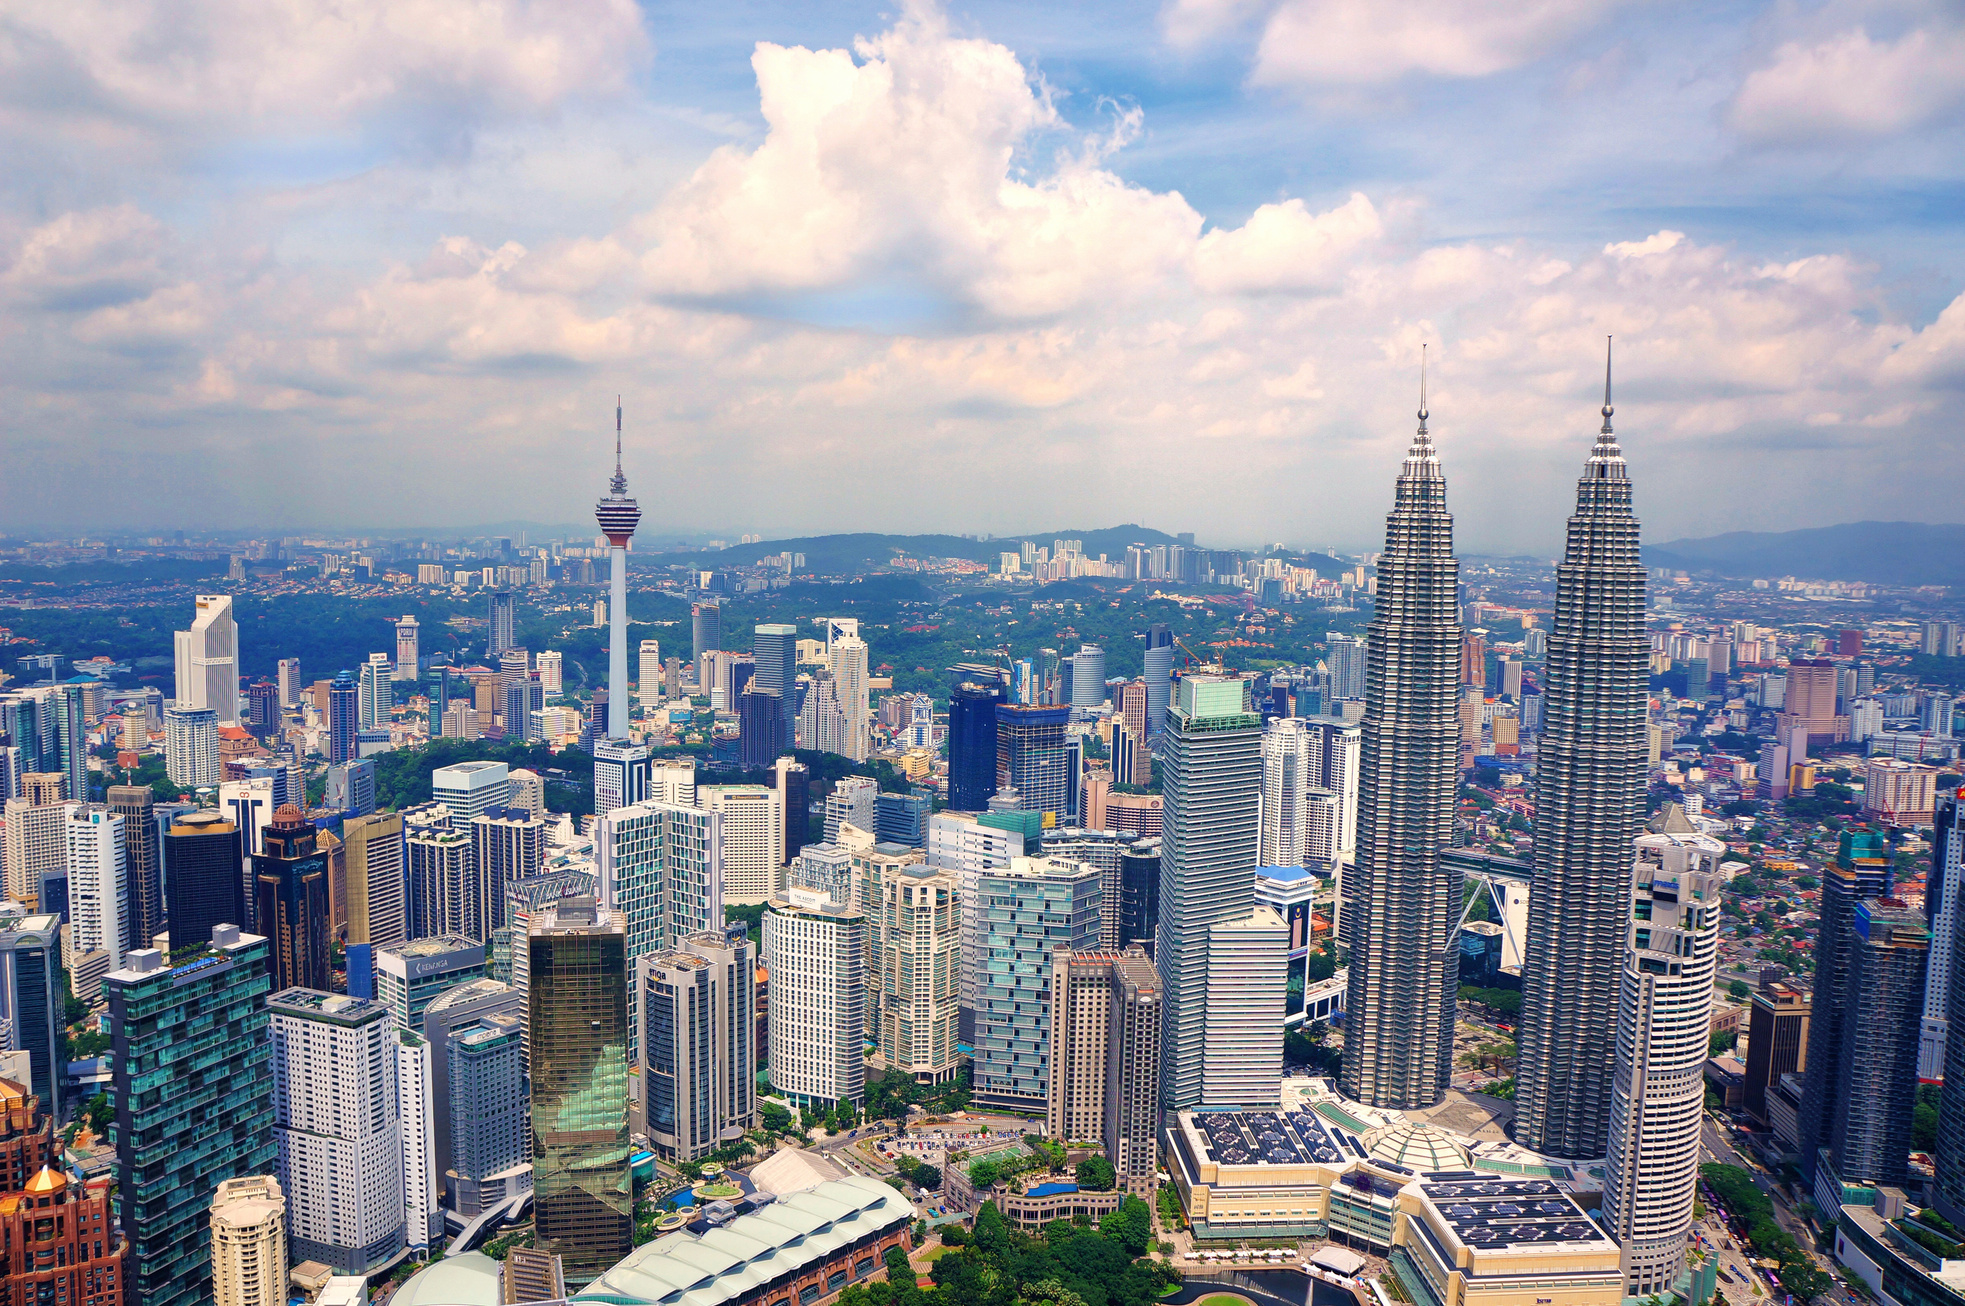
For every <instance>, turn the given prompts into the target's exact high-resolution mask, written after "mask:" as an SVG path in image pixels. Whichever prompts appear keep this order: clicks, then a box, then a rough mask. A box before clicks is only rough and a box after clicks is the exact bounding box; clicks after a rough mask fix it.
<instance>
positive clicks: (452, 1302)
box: [389, 1252, 504, 1306]
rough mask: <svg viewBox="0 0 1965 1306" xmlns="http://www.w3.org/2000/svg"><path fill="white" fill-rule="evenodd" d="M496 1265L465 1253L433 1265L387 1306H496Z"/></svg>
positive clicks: (481, 1255)
mask: <svg viewBox="0 0 1965 1306" xmlns="http://www.w3.org/2000/svg"><path fill="white" fill-rule="evenodd" d="M503 1300H504V1293H503V1290H502V1289H501V1288H500V1286H499V1266H498V1262H497V1261H494V1260H492V1259H491V1258H490V1257H489V1256H486V1255H485V1254H484V1253H483V1252H464V1253H462V1254H460V1255H457V1256H446V1257H444V1258H443V1259H442V1260H440V1261H435V1262H433V1263H432V1264H431V1265H430V1267H429V1268H428V1269H425V1270H422V1271H420V1272H419V1273H417V1275H416V1276H415V1277H414V1278H412V1279H411V1280H410V1281H409V1282H408V1283H405V1284H404V1285H403V1286H402V1287H400V1288H398V1289H397V1290H396V1293H395V1295H394V1296H393V1297H391V1298H389V1303H390V1306H499V1303H500V1302H502V1301H503Z"/></svg>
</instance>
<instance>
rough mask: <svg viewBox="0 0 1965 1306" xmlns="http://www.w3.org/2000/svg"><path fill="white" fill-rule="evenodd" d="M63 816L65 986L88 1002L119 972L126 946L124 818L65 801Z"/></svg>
mask: <svg viewBox="0 0 1965 1306" xmlns="http://www.w3.org/2000/svg"><path fill="white" fill-rule="evenodd" d="M63 806H64V808H65V809H66V810H67V812H68V818H67V820H66V821H65V822H63V825H64V833H65V834H66V836H67V844H68V929H69V952H70V956H69V976H68V982H69V987H70V988H71V989H72V990H73V991H74V993H75V996H76V997H78V998H82V999H84V1000H85V1001H90V1002H93V1001H94V1000H95V998H96V995H97V985H99V984H100V983H101V982H102V977H103V976H104V975H106V974H108V973H109V972H110V971H112V970H120V969H121V968H122V965H123V954H124V953H125V952H127V951H128V950H129V946H130V935H129V925H130V890H129V871H128V868H127V864H126V862H125V860H124V846H123V845H124V838H125V832H126V830H127V828H128V825H129V822H128V820H127V819H126V818H124V817H122V816H118V815H117V814H116V813H115V812H111V811H105V810H104V809H102V808H100V807H96V806H94V805H93V804H83V803H65V804H63Z"/></svg>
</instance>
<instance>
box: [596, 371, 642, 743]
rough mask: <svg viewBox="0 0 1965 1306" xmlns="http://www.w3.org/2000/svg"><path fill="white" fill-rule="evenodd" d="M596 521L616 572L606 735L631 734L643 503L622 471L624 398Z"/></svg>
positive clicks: (610, 617)
mask: <svg viewBox="0 0 1965 1306" xmlns="http://www.w3.org/2000/svg"><path fill="white" fill-rule="evenodd" d="M594 520H596V521H598V522H599V523H600V529H601V533H602V534H604V535H606V536H607V554H608V560H609V561H610V562H611V563H612V566H613V574H612V578H611V580H610V584H609V588H608V593H609V600H608V613H607V619H608V636H607V737H608V738H609V739H626V738H627V737H628V537H629V536H631V535H633V534H634V533H635V527H636V526H637V525H638V524H640V522H641V506H640V505H639V504H637V503H636V502H635V501H634V500H633V499H630V498H629V497H628V478H627V476H626V475H625V474H624V473H623V472H622V471H621V401H620V398H619V396H616V398H615V401H614V479H613V480H612V481H611V482H609V484H608V494H607V497H606V498H604V499H601V500H600V501H599V502H597V503H595V504H594Z"/></svg>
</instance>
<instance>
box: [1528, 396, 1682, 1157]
mask: <svg viewBox="0 0 1965 1306" xmlns="http://www.w3.org/2000/svg"><path fill="white" fill-rule="evenodd" d="M1611 412H1612V409H1611V406H1610V372H1609V365H1608V363H1606V364H1605V369H1604V386H1603V427H1602V429H1601V431H1600V432H1599V433H1598V435H1597V442H1596V447H1595V448H1594V449H1592V450H1591V452H1590V458H1589V461H1588V462H1587V463H1586V464H1585V465H1584V468H1583V477H1582V479H1581V481H1580V482H1578V484H1577V488H1576V514H1575V515H1574V516H1573V517H1571V518H1570V519H1569V536H1568V542H1567V544H1566V546H1565V547H1564V550H1563V560H1562V563H1561V564H1560V565H1559V566H1558V567H1557V569H1556V612H1555V621H1554V623H1553V624H1552V626H1551V628H1550V631H1549V653H1548V663H1547V667H1546V670H1545V672H1544V675H1543V714H1542V741H1541V744H1540V747H1539V749H1538V752H1537V755H1536V795H1535V812H1536V815H1535V863H1536V865H1535V892H1534V894H1533V895H1532V896H1531V898H1530V900H1529V915H1528V938H1527V941H1526V947H1525V951H1524V956H1523V960H1522V1021H1521V1034H1520V1046H1521V1059H1520V1063H1519V1064H1520V1069H1519V1075H1518V1079H1517V1081H1516V1082H1517V1088H1516V1096H1515V1102H1516V1107H1515V1110H1516V1115H1515V1137H1516V1141H1518V1142H1519V1143H1521V1144H1522V1145H1523V1146H1525V1147H1529V1148H1533V1149H1534V1150H1536V1151H1538V1152H1543V1153H1546V1154H1549V1155H1552V1156H1564V1157H1596V1156H1602V1155H1603V1154H1604V1149H1605V1147H1606V1146H1607V1145H1608V1142H1609V1136H1610V1132H1609V1131H1610V1108H1611V1085H1612V1080H1613V1077H1614V1075H1615V1073H1616V1063H1617V1041H1616V1020H1617V1004H1616V1001H1615V996H1616V994H1617V992H1618V971H1619V965H1620V962H1621V959H1622V956H1623V944H1624V923H1625V914H1626V913H1627V912H1628V911H1629V910H1630V903H1631V895H1630V868H1631V840H1632V839H1633V838H1634V837H1635V836H1636V835H1637V833H1638V831H1639V827H1640V826H1642V824H1643V822H1644V788H1645V720H1646V717H1645V709H1646V695H1647V692H1648V689H1647V686H1648V683H1649V682H1648V679H1647V675H1648V666H1647V661H1648V658H1649V651H1650V646H1649V643H1648V641H1647V638H1646V635H1645V629H1644V565H1643V563H1642V562H1641V561H1640V559H1639V555H1638V521H1637V518H1636V517H1635V516H1633V515H1632V513H1631V482H1630V478H1629V475H1628V473H1627V471H1626V469H1625V465H1624V453H1623V450H1622V449H1620V448H1618V446H1617V441H1616V438H1615V437H1614V436H1612V434H1611V430H1610V415H1611Z"/></svg>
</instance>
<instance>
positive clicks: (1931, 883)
mask: <svg viewBox="0 0 1965 1306" xmlns="http://www.w3.org/2000/svg"><path fill="white" fill-rule="evenodd" d="M110 792H111V793H114V792H115V791H114V790H111V791H110ZM1936 803H1937V806H1936V809H1935V811H1934V812H1933V814H1932V823H1931V875H1930V878H1929V880H1928V881H1927V882H1926V884H1925V888H1924V916H1925V919H1926V920H1927V921H1929V922H1930V925H1931V969H1930V974H1929V975H1927V976H1926V977H1925V983H1924V1021H1923V1030H1922V1033H1921V1034H1920V1035H1919V1044H1918V1049H1917V1077H1918V1078H1919V1079H1921V1080H1925V1081H1927V1082H1928V1081H1930V1080H1934V1079H1935V1080H1943V1079H1944V1078H1945V1045H1946V1043H1947V1042H1949V1038H1948V1035H1949V1033H1950V1029H1951V1019H1950V1017H1951V972H1952V967H1953V966H1955V965H1961V964H1965V959H1961V958H1959V957H1958V955H1957V952H1956V948H1955V942H1954V940H1955V938H1956V936H1957V933H1958V928H1959V924H1960V922H1961V920H1965V803H1961V802H1960V801H1959V800H1958V794H1957V792H1956V791H1949V792H1943V793H1940V794H1939V795H1938V796H1937V799H1936ZM1959 1015H1960V1016H1961V1017H1965V1010H1961V1011H1960V1012H1959ZM1748 1047H1749V1049H1751V1047H1752V1045H1751V1044H1749V1045H1748Z"/></svg>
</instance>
